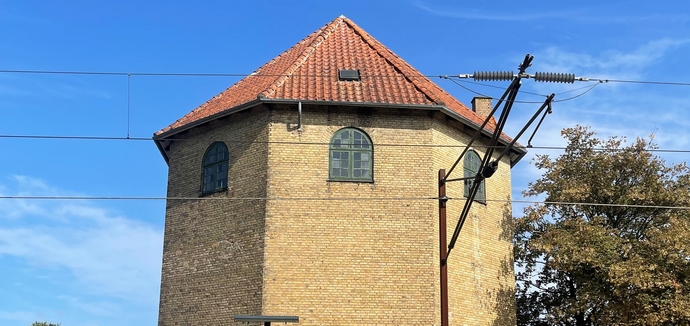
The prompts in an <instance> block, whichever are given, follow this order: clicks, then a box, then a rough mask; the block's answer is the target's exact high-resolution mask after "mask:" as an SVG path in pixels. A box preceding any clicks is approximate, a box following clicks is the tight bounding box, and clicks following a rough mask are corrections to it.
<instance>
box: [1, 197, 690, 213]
mask: <svg viewBox="0 0 690 326" xmlns="http://www.w3.org/2000/svg"><path fill="white" fill-rule="evenodd" d="M0 199H15V200H132V201H141V200H199V201H225V200H228V201H257V200H259V201H270V200H275V201H370V200H371V201H376V200H381V201H384V200H385V201H388V200H392V201H424V200H439V198H438V197H431V196H430V197H424V196H419V197H158V196H141V197H136V196H0ZM447 199H448V200H466V199H467V198H464V197H462V198H455V197H447ZM485 200H486V201H487V202H497V203H522V204H537V205H568V206H604V207H622V208H654V209H679V210H690V206H666V205H640V204H613V203H588V202H564V201H537V200H526V199H512V200H511V199H488V198H487V199H485Z"/></svg>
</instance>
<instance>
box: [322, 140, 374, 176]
mask: <svg viewBox="0 0 690 326" xmlns="http://www.w3.org/2000/svg"><path fill="white" fill-rule="evenodd" d="M372 161H373V148H372V144H371V140H370V139H369V137H368V136H367V135H366V134H365V133H364V132H363V131H361V130H358V129H355V128H344V129H340V130H338V132H336V133H335V135H333V138H331V145H330V150H329V167H328V171H329V172H328V177H329V179H330V180H343V181H373V178H372Z"/></svg>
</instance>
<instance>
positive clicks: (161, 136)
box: [153, 99, 262, 163]
mask: <svg viewBox="0 0 690 326" xmlns="http://www.w3.org/2000/svg"><path fill="white" fill-rule="evenodd" d="M261 102H262V101H261V100H260V99H256V100H253V101H250V102H247V103H244V104H242V105H238V106H236V107H234V108H231V109H228V110H223V111H221V112H218V113H216V114H212V115H209V116H208V117H204V118H201V119H199V120H196V121H193V122H190V123H188V124H185V125H182V126H180V127H177V128H172V129H170V130H167V131H164V132H162V133H160V134H159V133H157V132H156V133H154V134H153V141H154V142H155V143H156V147H158V150H159V151H160V152H161V154H162V155H163V159H165V163H168V154H167V153H166V152H165V150H164V149H163V144H162V141H164V140H166V139H168V138H170V137H172V136H174V135H177V134H179V133H181V132H183V131H185V130H189V129H192V128H194V127H197V126H200V125H202V124H205V123H207V122H211V121H213V120H216V119H220V118H222V117H225V116H228V115H231V114H233V113H237V112H240V111H244V110H247V109H250V108H252V107H254V106H256V105H258V104H261Z"/></svg>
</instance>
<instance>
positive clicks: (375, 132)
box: [159, 104, 515, 326]
mask: <svg viewBox="0 0 690 326" xmlns="http://www.w3.org/2000/svg"><path fill="white" fill-rule="evenodd" d="M297 121H298V115H297V105H292V104H274V105H265V104H264V105H260V106H257V107H254V108H252V109H250V110H246V111H243V112H239V113H235V114H232V115H230V116H228V117H226V118H222V119H219V120H214V121H213V122H211V123H207V124H204V125H201V126H199V127H195V128H192V129H190V130H187V131H185V132H183V133H181V134H178V135H175V137H174V138H175V139H182V138H183V139H184V140H179V141H174V142H172V144H171V146H170V147H169V149H167V155H168V157H169V180H168V183H169V184H168V196H169V197H199V198H200V199H199V200H169V201H168V203H167V207H166V225H165V240H164V241H165V243H164V255H163V272H162V284H161V301H160V312H159V316H160V317H159V325H233V324H234V322H233V316H234V315H237V314H255V315H258V314H263V315H297V316H299V317H300V323H299V325H438V324H439V321H440V309H439V300H440V299H439V255H438V251H439V250H438V201H437V200H434V199H433V197H435V196H437V194H438V193H437V191H438V190H437V173H438V170H439V169H448V168H449V167H450V166H451V165H452V164H453V162H454V161H455V159H456V158H457V157H458V155H459V154H460V152H461V151H462V149H463V147H461V146H463V145H465V144H466V143H467V142H468V141H469V139H470V137H471V135H472V134H473V132H474V131H473V130H468V129H466V127H465V126H463V124H461V123H459V122H457V121H455V120H453V119H451V118H448V117H447V116H446V115H444V114H442V113H440V112H438V111H427V110H411V109H395V108H367V107H352V106H315V105H304V106H303V116H302V127H301V128H300V129H297ZM345 127H354V128H358V129H359V130H361V131H363V132H365V133H366V134H367V135H368V136H369V137H370V138H371V140H372V142H373V149H374V150H373V182H343V181H331V180H329V176H328V166H329V164H328V160H329V146H328V145H327V144H328V143H329V141H330V140H331V137H332V136H333V134H334V133H335V132H337V131H338V130H340V129H342V128H345ZM214 141H224V142H225V144H226V145H227V146H228V149H229V153H230V160H229V161H230V162H229V163H230V168H229V173H228V190H227V191H222V192H218V193H214V194H211V195H207V196H203V197H202V196H201V195H200V184H201V164H202V163H201V161H202V158H203V155H204V152H205V150H206V149H207V148H208V146H209V145H210V144H212V143H213V142H214ZM485 141H486V139H482V140H481V141H480V144H479V145H477V146H476V147H475V148H474V149H475V150H476V151H477V152H478V153H480V155H483V153H484V152H485V148H483V147H481V144H484V142H485ZM393 145H395V146H393ZM462 173H463V171H462V164H461V165H460V166H459V167H458V170H456V171H454V172H453V175H454V177H460V176H462ZM448 195H449V196H450V197H451V198H453V199H452V200H450V201H449V202H448V230H447V231H448V235H449V238H450V235H452V233H453V229H454V227H455V224H456V222H457V217H458V216H459V215H460V211H461V210H462V206H463V205H464V199H463V184H462V182H455V183H449V184H448ZM240 197H241V198H245V199H243V200H238V199H233V198H240ZM486 197H487V199H489V200H488V201H487V203H486V204H483V203H477V202H476V203H474V204H473V208H472V212H471V214H470V216H469V218H468V219H467V221H466V223H465V226H464V228H463V230H462V233H461V235H460V239H459V241H458V243H457V245H456V247H455V249H454V250H453V253H452V255H451V257H450V259H449V268H448V270H449V277H448V279H449V296H450V300H449V302H450V324H451V325H495V326H499V325H515V310H514V299H513V297H514V278H513V267H512V248H511V242H510V238H511V232H512V231H511V225H510V205H509V204H508V203H506V202H505V201H491V199H498V200H506V199H510V164H509V162H508V161H507V160H504V161H502V162H501V163H500V167H499V170H498V171H497V172H496V174H495V175H494V176H493V177H492V178H490V179H487V180H486ZM248 198H249V199H248ZM260 198H268V200H263V199H260ZM286 198H298V199H292V200H290V199H286ZM317 198H318V199H319V200H314V199H317ZM238 324H239V323H238Z"/></svg>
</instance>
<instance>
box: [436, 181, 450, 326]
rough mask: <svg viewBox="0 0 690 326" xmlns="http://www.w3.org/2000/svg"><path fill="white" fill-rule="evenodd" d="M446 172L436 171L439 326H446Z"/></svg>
mask: <svg viewBox="0 0 690 326" xmlns="http://www.w3.org/2000/svg"><path fill="white" fill-rule="evenodd" d="M445 178H446V170H445V169H440V170H438V240H439V257H440V259H441V262H440V266H441V271H440V274H441V326H448V264H447V263H448V262H447V261H446V258H447V257H446V256H447V250H448V248H447V246H448V243H447V241H446V202H448V197H447V196H446V181H445Z"/></svg>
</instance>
